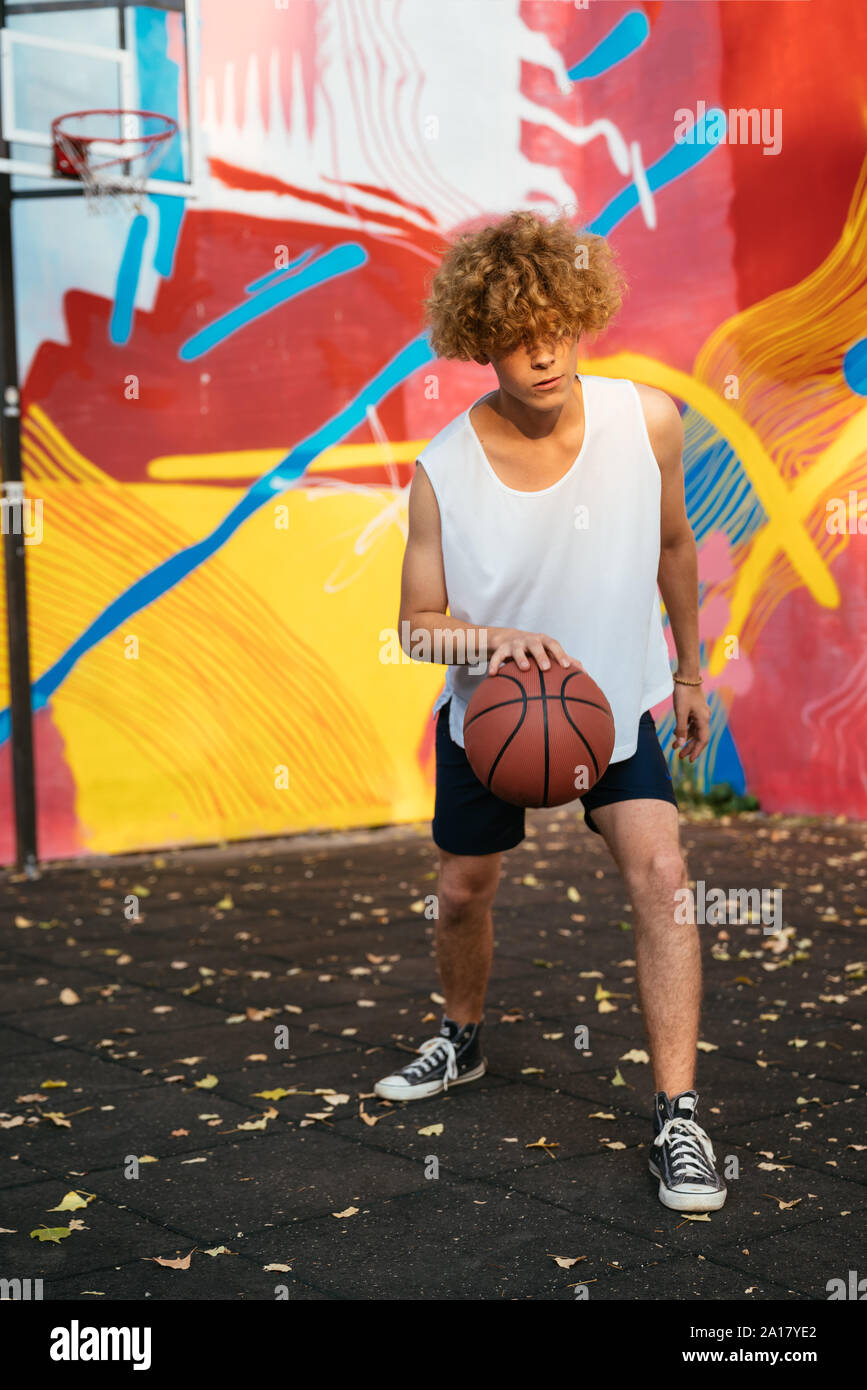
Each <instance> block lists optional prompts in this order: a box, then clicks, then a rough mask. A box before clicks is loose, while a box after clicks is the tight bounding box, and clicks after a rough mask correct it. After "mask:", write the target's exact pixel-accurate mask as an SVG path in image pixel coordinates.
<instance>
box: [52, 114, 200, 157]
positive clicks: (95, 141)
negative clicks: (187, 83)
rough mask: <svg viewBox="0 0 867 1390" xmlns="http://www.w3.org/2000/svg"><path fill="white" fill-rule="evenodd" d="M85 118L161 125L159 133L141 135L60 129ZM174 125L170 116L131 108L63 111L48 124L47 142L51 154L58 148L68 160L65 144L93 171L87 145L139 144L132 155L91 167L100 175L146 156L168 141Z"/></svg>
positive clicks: (174, 122)
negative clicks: (131, 118) (133, 119)
mask: <svg viewBox="0 0 867 1390" xmlns="http://www.w3.org/2000/svg"><path fill="white" fill-rule="evenodd" d="M88 116H119V117H123V116H136V117H138V118H139V119H146V120H155V121H162V122H164V126H163V129H162V130H155V131H150V132H148V133H146V134H142V135H83V134H82V135H78V134H76V133H75V132H74V131H71V130H65V129H64V128H63V125H64V122H65V121H76V120H83V119H84V118H85V117H88ZM178 129H179V126H178V122H177V121H176V120H175V118H174V116H167V115H166V113H165V112H164V111H138V110H134V109H133V108H131V107H123V106H120V107H92V108H89V109H88V110H85V111H67V112H65V113H64V114H63V115H61V116H55V118H54V120H53V121H52V122H51V139H52V143H53V145H54V149H55V154H56V153H57V150H58V149H60V150H61V151H62V152H63V153H64V154H65V155H66V157H67V159H69V158H70V153H69V151H67V150H65V149H64V148H63V143H62V142H69V144H70V146H71V147H72V150H73V151H74V153H75V156H76V158H77V159H79V160H80V161H81V165H82V168H83V169H87V170H88V171H90V172H93V168H92V166H91V165H90V163H89V160H88V154H89V148H90V146H91V145H119V146H124V147H128V146H130V145H140V146H141V148H140V149H139V150H136V151H135V152H134V153H132V154H130V153H125V154H122V155H118V157H117V158H116V159H107V160H103V161H101V162H100V163H99V164H98V165H96V166H94V167H95V169H96V171H98V172H99V173H102V171H103V170H104V169H112V168H114V167H115V165H117V164H130V163H132V162H133V161H134V160H137V159H142V158H144V157H145V156H147V155H149V154H150V153H151V151H152V150H153V149H155V148H156V146H158V145H161V144H162V143H163V142H164V141H165V140H169V139H171V137H172V136H173V135H176V134H177V132H178Z"/></svg>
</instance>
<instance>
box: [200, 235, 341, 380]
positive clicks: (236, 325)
mask: <svg viewBox="0 0 867 1390" xmlns="http://www.w3.org/2000/svg"><path fill="white" fill-rule="evenodd" d="M367 260H368V256H367V252H366V251H365V249H364V247H363V246H361V245H359V243H358V242H357V241H346V242H344V243H343V245H342V246H335V247H334V248H333V250H331V251H327V252H326V253H325V255H324V256H320V257H319V259H318V260H317V261H313V262H312V263H311V264H310V265H309V266H307V267H306V268H305V269H304V270H301V271H299V272H298V274H297V275H294V276H293V277H292V278H291V279H289V280H280V281H279V282H278V283H277V284H276V285H272V286H271V288H270V289H265V290H262V291H261V292H260V293H259V294H257V295H256V296H255V297H254V298H253V299H249V300H248V301H247V302H246V303H245V304H238V305H237V306H236V307H235V308H234V309H230V310H229V312H228V313H227V314H222V315H221V316H220V318H218V319H215V320H214V322H213V323H209V324H208V326H207V328H203V329H202V330H201V331H200V332H199V333H194V334H193V336H192V338H189V339H188V340H187V342H185V343H184V344H183V346H182V347H181V350H180V352H179V353H178V356H179V357H180V358H181V360H182V361H183V362H193V361H195V359H196V358H197V357H203V356H204V355H205V353H206V352H210V351H211V349H212V348H214V347H216V346H217V344H218V343H223V342H225V341H226V339H227V338H230V337H231V336H232V334H233V333H239V332H240V331H241V329H242V328H246V327H247V324H248V323H252V322H253V321H254V320H255V319H258V318H261V317H262V315H263V314H269V313H270V312H271V310H272V309H276V308H277V307H278V306H279V305H281V304H287V303H288V302H289V300H290V299H294V298H295V296H296V295H299V294H303V293H304V291H305V290H309V289H313V288H314V287H315V286H316V285H321V284H322V283H323V281H325V280H333V279H334V278H335V277H336V276H338V275H346V274H347V273H348V272H349V271H350V270H358V268H359V266H362V265H365V264H366V262H367Z"/></svg>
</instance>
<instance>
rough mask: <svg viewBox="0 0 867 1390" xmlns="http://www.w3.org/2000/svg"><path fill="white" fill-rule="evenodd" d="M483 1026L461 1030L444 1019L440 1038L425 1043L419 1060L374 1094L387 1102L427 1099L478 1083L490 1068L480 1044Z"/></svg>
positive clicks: (385, 1081)
mask: <svg viewBox="0 0 867 1390" xmlns="http://www.w3.org/2000/svg"><path fill="white" fill-rule="evenodd" d="M481 1026H482V1025H481V1024H480V1023H466V1024H464V1027H463V1028H458V1025H457V1024H456V1023H455V1022H454V1020H453V1019H451V1018H443V1021H442V1027H441V1028H440V1032H439V1037H436V1038H428V1039H427V1041H426V1042H423V1043H422V1045H421V1047H420V1048H419V1049H418V1051H419V1057H418V1060H417V1061H415V1062H409V1063H408V1064H407V1065H406V1066H405V1067H401V1069H400V1071H395V1072H392V1073H391V1075H390V1076H385V1077H383V1079H382V1081H377V1083H376V1085H375V1086H374V1088H373V1089H374V1091H375V1092H376V1094H377V1095H378V1096H381V1097H382V1099H383V1100H425V1099H426V1097H427V1096H438V1095H439V1094H440V1092H441V1091H447V1090H448V1088H449V1086H462V1085H464V1083H465V1082H467V1081H478V1079H479V1077H480V1076H484V1074H485V1066H486V1063H485V1059H484V1057H483V1056H482V1048H481V1043H480V1042H479V1031H480V1029H481Z"/></svg>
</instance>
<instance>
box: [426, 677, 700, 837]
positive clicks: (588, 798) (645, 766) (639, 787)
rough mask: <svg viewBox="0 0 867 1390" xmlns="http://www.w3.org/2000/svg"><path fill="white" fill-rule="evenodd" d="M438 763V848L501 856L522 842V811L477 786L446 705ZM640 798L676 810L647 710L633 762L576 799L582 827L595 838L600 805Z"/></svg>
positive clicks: (617, 766)
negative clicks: (581, 812) (580, 807)
mask: <svg viewBox="0 0 867 1390" xmlns="http://www.w3.org/2000/svg"><path fill="white" fill-rule="evenodd" d="M436 764H437V773H436V802H435V805H434V818H433V838H434V844H435V845H437V846H438V848H439V849H443V850H446V851H447V853H449V854H499V853H502V852H503V851H505V850H507V849H514V848H515V846H516V845H519V844H520V843H521V841H522V840H523V838H524V816H525V811H524V807H523V806H512V805H511V803H510V802H508V801H501V800H500V798H499V797H498V796H494V794H493V792H489V791H488V789H487V787H486V786H485V785H484V783H483V782H480V781H479V779H478V777H477V776H476V774H475V773H474V772H473V769H472V768H471V767H470V764H469V761H468V759H467V755H466V753H465V752H464V750H463V748H461V747H460V745H459V744H457V743H455V741H454V739H453V738H452V736H451V734H450V733H449V706H448V704H446V705H444V706H443V708H442V709H441V710H440V712H439V716H438V717H437V728H436ZM644 797H649V798H652V799H653V800H654V801H669V802H671V804H672V806H676V805H677V798H676V797H675V795H674V789H673V788H672V785H671V773H670V772H669V770H668V764H667V763H666V761H665V756H664V754H663V752H662V749H661V748H660V746H659V738H658V737H657V733H656V724H655V723H654V719H653V716H652V714H651V713H650V710H645V712H644V714H642V716H641V719H640V720H639V722H638V744H637V747H636V749H635V752H634V753H633V755H632V757H631V758H624V760H623V761H622V762H619V763H609V764H608V767H607V768H606V769H605V771H604V772H603V774H602V776H601V777H600V778H599V781H598V782H597V783H596V785H595V787H592V788H591V789H590V791H589V792H585V794H584V795H583V796H582V797H579V798H578V799H579V800H580V801H581V804H582V805H583V807H584V819H585V822H586V824H587V825H589V827H590V829H591V830H593V831H595V833H596V834H597V835H598V834H600V833H601V832H600V830H599V827H598V826H597V825H594V823H593V817H592V814H591V813H592V812H593V811H594V810H595V809H596V808H597V807H598V806H607V805H609V803H610V802H612V801H635V800H638V799H640V798H644Z"/></svg>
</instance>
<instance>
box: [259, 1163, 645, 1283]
mask: <svg viewBox="0 0 867 1390" xmlns="http://www.w3.org/2000/svg"><path fill="white" fill-rule="evenodd" d="M353 1205H357V1206H358V1207H359V1211H358V1214H357V1215H355V1216H351V1217H347V1218H346V1219H345V1220H342V1221H340V1220H336V1219H335V1218H334V1217H331V1216H327V1217H324V1218H322V1219H320V1220H318V1221H303V1222H298V1223H296V1224H295V1225H294V1226H293V1227H291V1228H290V1229H289V1231H287V1232H279V1233H265V1234H259V1235H257V1236H256V1237H255V1238H254V1240H252V1241H251V1242H250V1244H251V1245H252V1246H253V1248H255V1249H256V1250H257V1252H258V1253H259V1256H260V1258H261V1259H262V1262H263V1263H267V1262H269V1261H270V1260H271V1259H279V1258H281V1255H283V1256H285V1253H286V1250H287V1246H288V1247H289V1249H290V1250H291V1254H292V1261H291V1263H292V1270H293V1273H294V1274H296V1275H298V1276H300V1277H301V1278H303V1279H304V1280H305V1281H308V1282H310V1283H312V1284H315V1285H316V1287H318V1288H321V1289H325V1290H328V1291H329V1292H331V1293H335V1294H338V1295H339V1296H340V1297H342V1298H352V1299H358V1300H367V1299H371V1300H373V1299H376V1300H383V1299H401V1300H404V1299H405V1300H421V1299H424V1300H431V1299H455V1300H472V1301H478V1300H486V1299H512V1298H525V1297H529V1296H531V1295H532V1294H533V1293H538V1291H539V1289H540V1287H543V1286H544V1288H545V1289H546V1292H547V1294H548V1295H549V1296H550V1295H551V1294H552V1293H553V1292H554V1291H559V1290H563V1289H565V1288H566V1287H568V1285H570V1284H573V1283H575V1282H576V1280H577V1277H578V1273H577V1272H578V1271H580V1273H581V1274H582V1275H584V1276H585V1277H591V1276H593V1275H598V1274H599V1273H600V1272H601V1271H602V1270H604V1269H605V1268H607V1260H608V1258H610V1256H609V1253H608V1251H609V1249H610V1244H609V1242H610V1231H609V1230H608V1228H606V1227H603V1226H601V1225H600V1224H599V1223H597V1222H594V1221H593V1220H592V1219H590V1218H588V1217H586V1216H578V1217H576V1218H575V1219H574V1221H569V1222H567V1221H565V1220H564V1215H563V1212H562V1211H560V1210H558V1208H556V1207H552V1206H549V1205H547V1204H546V1203H543V1202H537V1201H534V1200H533V1199H532V1198H531V1197H527V1196H525V1195H523V1194H521V1193H517V1192H513V1193H508V1192H498V1191H496V1190H492V1189H491V1188H490V1187H488V1186H486V1185H483V1184H480V1183H462V1184H460V1185H456V1184H449V1185H448V1186H446V1185H445V1184H444V1183H443V1182H442V1180H439V1181H437V1180H433V1179H431V1180H430V1181H429V1182H428V1183H427V1184H426V1186H425V1188H424V1189H423V1190H422V1191H419V1192H415V1193H413V1194H411V1195H409V1196H407V1197H404V1198H398V1199H395V1200H394V1201H390V1202H381V1203H378V1204H377V1205H375V1206H373V1205H370V1206H367V1205H365V1204H364V1203H363V1201H362V1203H354V1204H353ZM582 1253H583V1254H585V1255H586V1256H587V1259H586V1260H585V1261H584V1262H582V1263H581V1264H580V1265H575V1266H573V1267H572V1268H571V1269H568V1270H567V1269H560V1268H559V1267H558V1266H557V1265H556V1264H555V1263H554V1260H553V1259H551V1258H550V1256H552V1255H561V1256H563V1255H565V1256H569V1257H572V1256H575V1255H579V1254H582ZM658 1255H659V1252H658V1251H657V1250H656V1247H655V1246H654V1244H653V1243H652V1242H651V1241H645V1240H639V1239H638V1238H637V1237H635V1236H630V1235H628V1234H626V1233H624V1234H623V1235H622V1237H620V1239H619V1241H618V1245H617V1258H618V1259H619V1260H620V1262H621V1265H622V1267H624V1268H628V1267H631V1266H635V1265H642V1264H645V1263H648V1262H650V1261H653V1260H655V1259H657V1258H658Z"/></svg>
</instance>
